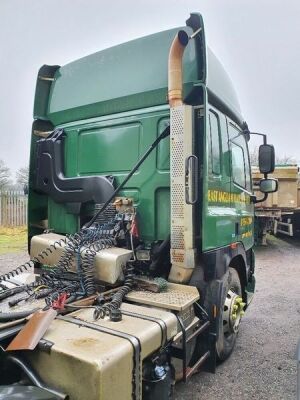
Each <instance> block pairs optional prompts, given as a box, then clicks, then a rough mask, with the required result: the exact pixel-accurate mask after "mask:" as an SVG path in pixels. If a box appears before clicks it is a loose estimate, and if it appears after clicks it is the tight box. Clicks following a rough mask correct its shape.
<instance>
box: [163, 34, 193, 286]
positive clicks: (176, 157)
mask: <svg viewBox="0 0 300 400" xmlns="http://www.w3.org/2000/svg"><path fill="white" fill-rule="evenodd" d="M188 42H189V36H188V34H187V33H186V32H185V31H183V30H181V31H179V32H178V33H177V34H176V36H175V38H174V40H173V42H172V44H171V47H170V52H169V65H168V67H169V69H168V99H169V105H170V198H171V199H170V200H171V246H170V256H171V263H172V267H171V270H170V274H169V277H168V279H169V281H170V282H177V283H186V282H188V281H189V279H190V277H191V275H192V273H193V269H194V268H195V261H196V258H195V257H196V249H195V245H194V242H195V240H194V219H193V213H194V208H193V206H192V205H191V204H192V203H191V202H190V201H189V200H188V196H189V193H190V181H191V179H190V175H191V171H190V170H191V168H190V166H189V164H190V163H189V160H190V159H191V155H192V154H193V107H192V106H188V105H185V104H184V103H183V93H182V92H183V84H182V83H183V77H182V75H183V74H182V58H183V54H184V50H185V48H186V46H187V44H188Z"/></svg>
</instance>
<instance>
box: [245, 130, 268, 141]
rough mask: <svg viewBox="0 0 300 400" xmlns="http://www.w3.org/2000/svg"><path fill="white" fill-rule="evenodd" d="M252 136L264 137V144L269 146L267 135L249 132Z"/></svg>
mask: <svg viewBox="0 0 300 400" xmlns="http://www.w3.org/2000/svg"><path fill="white" fill-rule="evenodd" d="M249 133H250V135H258V136H262V137H263V144H267V135H265V134H264V133H258V132H249Z"/></svg>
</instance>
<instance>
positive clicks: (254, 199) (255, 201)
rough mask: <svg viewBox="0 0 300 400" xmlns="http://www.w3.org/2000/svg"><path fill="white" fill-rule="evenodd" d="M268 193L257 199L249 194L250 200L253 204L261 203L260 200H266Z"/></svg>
mask: <svg viewBox="0 0 300 400" xmlns="http://www.w3.org/2000/svg"><path fill="white" fill-rule="evenodd" d="M268 195H269V193H265V194H264V197H262V198H261V199H257V198H256V196H254V195H253V196H251V201H253V203H254V204H256V203H261V202H263V201H265V200H267V198H268Z"/></svg>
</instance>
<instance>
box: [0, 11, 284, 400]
mask: <svg viewBox="0 0 300 400" xmlns="http://www.w3.org/2000/svg"><path fill="white" fill-rule="evenodd" d="M250 136H251V134H250V132H249V130H248V127H247V124H246V123H245V121H244V118H243V117H242V115H241V112H240V107H239V103H238V101H237V96H236V94H235V91H234V88H233V85H232V83H231V81H230V79H229V78H228V75H227V73H226V72H225V71H224V69H223V67H222V66H221V64H220V63H219V61H218V60H217V58H216V57H215V55H214V54H213V53H212V52H211V50H210V49H209V48H208V47H207V45H206V41H205V34H204V26H203V21H202V18H201V16H200V15H199V14H191V16H190V18H189V19H188V20H187V21H186V26H184V27H179V28H175V29H171V30H168V31H163V32H159V33H156V34H154V35H150V36H146V37H144V38H141V39H137V40H134V41H131V42H128V43H124V44H122V45H119V46H115V47H112V48H109V49H106V50H103V51H100V52H98V53H96V54H93V55H90V56H87V57H85V58H82V59H80V60H77V61H75V62H72V63H70V64H68V65H66V66H63V67H59V66H46V65H44V66H43V67H42V68H41V69H40V71H39V74H38V78H37V85H36V96H35V105H34V122H33V128H32V135H31V156H30V182H29V225H28V234H29V237H28V243H29V252H30V256H31V260H32V261H30V262H28V263H26V264H24V265H22V266H20V267H18V268H17V269H16V270H14V271H12V272H11V273H9V274H6V275H2V276H1V285H2V288H3V286H5V284H6V283H7V282H9V281H11V280H12V279H14V280H15V279H17V278H18V274H19V275H20V273H21V272H22V271H25V270H26V269H28V267H30V266H32V265H33V264H34V267H35V268H36V271H37V270H39V271H40V275H39V276H38V277H37V278H36V281H35V282H33V283H31V284H26V285H24V286H25V289H26V292H25V298H24V292H22V289H23V287H19V289H15V288H12V289H4V290H3V291H2V293H1V295H0V298H1V299H2V302H1V310H2V315H1V314H0V321H2V326H0V341H1V343H2V350H3V351H2V353H1V363H0V369H1V373H0V381H1V384H5V385H7V387H5V388H4V389H3V388H2V390H7V391H10V393H13V392H14V391H22V390H23V392H24V393H25V391H28V390H29V389H28V386H27V387H26V388H25V387H21V388H20V385H21V384H22V383H23V384H26V382H27V384H28V381H31V382H32V383H33V386H34V387H31V389H30V390H31V394H30V396H31V397H30V398H31V399H39V398H42V397H39V396H41V394H40V392H41V391H43V392H47V393H49V392H50V393H51V396H52V398H66V397H69V398H70V399H71V400H83V399H88V400H96V399H102V400H108V399H114V400H118V399H122V400H126V399H141V398H143V399H152V400H155V399H160V400H165V399H168V398H170V396H171V392H172V387H173V385H174V383H175V381H178V380H182V381H187V379H188V378H189V377H190V376H191V375H192V374H193V373H195V372H197V371H198V370H199V369H200V368H203V369H205V370H208V371H211V372H214V370H215V367H216V361H217V360H221V361H222V360H225V359H226V358H227V357H228V356H229V355H230V353H231V352H232V350H233V348H234V344H235V341H236V338H237V334H238V330H239V324H240V321H241V318H242V316H243V313H244V311H245V310H246V308H247V306H248V304H249V303H250V301H251V298H252V295H253V292H254V287H255V278H254V254H253V241H254V238H253V222H254V203H255V201H256V198H255V196H254V195H253V193H252V184H251V170H250V164H249V155H248V140H249V139H250ZM263 138H264V144H263V145H261V146H260V157H259V159H260V170H261V172H262V173H263V174H264V177H263V179H262V180H261V181H260V190H261V191H262V192H264V193H268V192H272V191H275V190H276V186H277V185H276V181H275V180H272V179H268V177H267V174H268V173H269V172H272V171H273V169H274V148H273V146H271V145H268V144H267V143H266V137H265V136H264V135H263ZM25 289H24V290H25ZM18 291H20V293H21V294H20V293H16V292H18ZM12 295H14V296H20V295H21V296H23V297H22V298H18V297H17V299H15V297H14V300H12V299H11V297H12ZM28 298H30V301H29V300H28ZM9 299H10V302H9V303H7V300H9ZM44 300H45V301H46V307H45V302H44ZM33 307H34V308H33ZM36 308H43V310H42V311H41V310H39V311H36ZM31 314H33V315H32V316H31V317H30V320H29V321H28V322H27V323H26V324H25V325H24V322H25V321H24V319H25V318H26V316H27V315H31ZM5 320H6V321H8V320H9V321H11V320H12V322H4V321H5ZM23 325H24V326H23ZM20 329H21V330H20ZM18 331H20V332H19V333H18V334H17V335H16V333H17V332H18ZM15 335H16V336H15ZM14 336H15V337H14ZM12 338H13V339H12ZM11 383H14V384H16V383H17V385H14V386H9V384H11ZM37 386H39V388H37ZM37 392H39V393H37ZM26 393H27V392H26ZM48 398H50V397H48Z"/></svg>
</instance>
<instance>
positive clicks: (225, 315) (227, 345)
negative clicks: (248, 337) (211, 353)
mask: <svg viewBox="0 0 300 400" xmlns="http://www.w3.org/2000/svg"><path fill="white" fill-rule="evenodd" d="M241 296H242V288H241V282H240V279H239V275H238V273H237V271H236V270H235V269H234V268H229V273H228V278H227V281H226V283H225V284H224V291H223V298H222V301H221V304H222V307H221V308H220V310H219V316H218V323H217V326H218V330H217V342H216V353H217V358H218V360H219V361H224V360H226V359H227V358H228V357H229V356H230V354H231V353H232V351H233V349H234V345H235V341H236V338H237V334H238V329H239V324H240V320H241V317H242V315H243V313H244V311H243V308H244V306H245V303H243V301H242V297H241Z"/></svg>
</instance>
